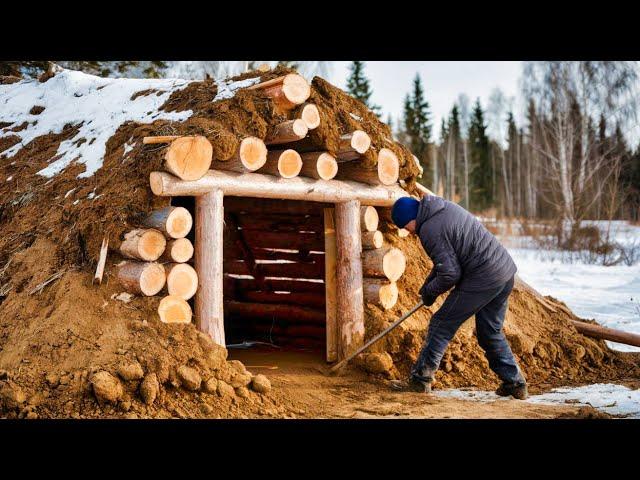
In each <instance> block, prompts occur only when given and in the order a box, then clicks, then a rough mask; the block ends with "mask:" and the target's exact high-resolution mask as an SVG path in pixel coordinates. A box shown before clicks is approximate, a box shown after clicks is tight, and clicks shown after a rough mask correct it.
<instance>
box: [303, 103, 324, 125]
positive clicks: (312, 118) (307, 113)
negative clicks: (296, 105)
mask: <svg viewBox="0 0 640 480" xmlns="http://www.w3.org/2000/svg"><path fill="white" fill-rule="evenodd" d="M298 118H299V119H300V120H302V121H303V122H304V123H305V124H306V125H307V128H308V129H309V130H313V129H314V128H318V127H319V126H320V111H319V110H318V107H316V106H315V105H314V104H313V103H305V104H304V105H302V106H301V107H300V110H298Z"/></svg>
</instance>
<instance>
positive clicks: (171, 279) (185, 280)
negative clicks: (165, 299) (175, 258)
mask: <svg viewBox="0 0 640 480" xmlns="http://www.w3.org/2000/svg"><path fill="white" fill-rule="evenodd" d="M165 268H166V270H168V273H167V291H168V292H169V295H174V296H178V297H180V298H182V299H183V300H189V299H190V298H191V297H193V296H194V295H195V294H196V291H197V290H198V274H197V273H196V271H195V269H194V268H193V267H192V266H191V265H189V264H187V263H174V264H169V265H167V266H165Z"/></svg>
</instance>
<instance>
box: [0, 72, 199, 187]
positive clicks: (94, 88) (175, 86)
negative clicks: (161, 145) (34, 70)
mask: <svg viewBox="0 0 640 480" xmlns="http://www.w3.org/2000/svg"><path fill="white" fill-rule="evenodd" d="M189 83H190V82H189V81H187V80H180V79H114V78H101V77H96V76H93V75H88V74H86V73H82V72H77V71H74V70H62V71H60V72H59V73H57V74H56V75H55V76H54V77H53V78H51V79H49V80H48V81H46V82H45V83H40V82H39V81H37V80H23V81H20V82H17V83H13V84H9V85H0V121H2V122H11V123H12V124H15V125H20V124H22V123H23V122H25V121H26V122H28V123H29V126H28V127H27V128H26V129H24V130H21V131H19V132H9V133H0V138H1V137H3V136H7V135H17V136H18V137H20V142H18V143H17V144H16V145H14V146H13V147H11V148H9V149H8V150H5V151H4V152H3V153H2V155H3V156H5V157H7V158H10V157H12V156H14V155H15V154H16V153H17V152H18V151H20V149H22V148H23V147H24V146H25V145H26V144H28V143H29V142H31V141H32V140H33V139H34V138H36V137H39V136H41V135H47V134H52V133H53V134H58V133H61V132H62V130H63V129H64V127H65V125H72V126H75V127H76V128H78V132H77V133H76V135H75V136H74V137H73V138H70V139H68V140H65V141H63V142H61V143H60V146H59V147H58V151H57V152H56V154H55V155H54V157H53V158H55V159H56V160H55V161H53V162H51V163H50V164H49V166H47V167H46V168H44V169H42V170H40V171H39V172H38V173H39V174H40V175H42V176H45V177H53V176H54V175H56V174H58V173H60V172H61V171H62V170H64V169H65V168H66V167H67V166H69V165H70V164H71V163H72V162H74V161H76V162H77V163H80V164H83V165H85V167H86V169H85V171H84V172H82V173H81V174H80V175H78V178H86V177H90V176H92V175H93V174H94V173H95V172H96V171H97V170H99V169H100V168H101V167H102V162H103V158H104V154H105V150H106V142H107V140H109V138H110V137H111V136H113V134H114V133H115V132H116V130H117V129H118V128H119V127H120V125H122V124H123V123H125V122H128V121H133V122H140V123H150V122H151V121H152V120H156V119H164V120H170V121H184V120H186V119H187V118H189V117H190V116H191V115H192V113H193V112H192V111H191V110H187V111H184V112H159V111H158V108H159V107H160V106H162V104H163V103H165V102H166V100H167V99H168V98H169V96H170V95H171V94H172V93H173V92H174V91H177V90H181V89H183V88H185V87H186V86H187V85H188V84H189ZM149 89H152V90H157V91H159V92H161V93H160V94H158V95H156V94H153V95H144V96H138V97H136V98H135V100H131V97H132V95H133V94H135V93H136V92H141V91H143V90H149ZM34 105H40V106H43V107H45V109H44V111H43V112H42V113H40V114H39V115H32V114H30V113H29V110H30V109H31V107H33V106H34ZM36 121H37V123H34V122H36Z"/></svg>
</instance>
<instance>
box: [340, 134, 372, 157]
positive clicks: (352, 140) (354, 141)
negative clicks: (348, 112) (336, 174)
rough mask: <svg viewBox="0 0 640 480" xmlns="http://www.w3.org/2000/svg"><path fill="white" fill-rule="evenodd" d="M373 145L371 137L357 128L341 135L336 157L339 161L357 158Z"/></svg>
mask: <svg viewBox="0 0 640 480" xmlns="http://www.w3.org/2000/svg"><path fill="white" fill-rule="evenodd" d="M370 146H371V137H369V135H368V134H367V133H366V132H363V131H362V130H355V131H354V132H352V133H347V134H345V135H342V136H341V137H340V146H339V147H338V152H337V154H336V157H337V159H338V162H348V161H351V160H357V159H358V158H360V155H362V154H363V153H364V152H366V151H367V150H369V147H370Z"/></svg>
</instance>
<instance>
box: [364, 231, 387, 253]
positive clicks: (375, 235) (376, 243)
mask: <svg viewBox="0 0 640 480" xmlns="http://www.w3.org/2000/svg"><path fill="white" fill-rule="evenodd" d="M383 243H384V236H383V235H382V232H381V231H380V230H376V231H375V232H362V249H363V250H375V249H376V248H381V247H382V244H383Z"/></svg>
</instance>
